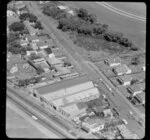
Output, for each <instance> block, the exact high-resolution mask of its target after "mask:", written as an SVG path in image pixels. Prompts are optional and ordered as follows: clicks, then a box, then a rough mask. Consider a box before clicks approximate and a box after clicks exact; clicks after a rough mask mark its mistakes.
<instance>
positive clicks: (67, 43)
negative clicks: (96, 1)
mask: <svg viewBox="0 0 150 140" xmlns="http://www.w3.org/2000/svg"><path fill="white" fill-rule="evenodd" d="M30 10H32V11H33V13H34V14H35V15H38V17H39V16H40V19H41V20H42V24H43V25H44V26H45V28H46V30H47V31H49V32H52V33H53V34H54V36H55V37H56V38H57V40H58V41H59V42H60V43H61V44H62V46H63V47H64V48H65V49H66V51H67V52H68V54H71V56H72V57H73V59H75V61H77V62H78V64H79V65H80V66H81V68H82V70H83V71H85V73H86V74H87V75H88V76H89V79H90V80H93V81H96V82H99V78H102V79H103V81H104V82H105V83H107V84H108V85H109V86H110V87H111V88H112V89H115V87H114V86H113V85H111V84H110V81H109V80H106V79H107V78H106V77H105V76H104V75H103V74H102V73H99V72H98V71H95V69H94V68H93V67H91V66H90V65H89V64H88V63H87V61H85V60H84V58H83V57H82V56H81V55H80V54H79V53H78V52H77V51H76V46H75V45H74V44H73V42H72V41H71V40H69V39H66V37H64V33H62V32H61V31H59V30H57V29H56V28H55V26H54V24H53V23H51V22H50V20H49V18H48V17H46V16H45V15H43V14H42V13H41V12H40V11H39V9H38V7H37V5H36V4H33V3H32V2H31V6H30ZM118 92H119V91H117V92H116V93H115V95H116V96H111V95H109V96H111V99H112V100H113V101H114V103H116V106H118V108H120V111H121V110H122V115H123V116H124V118H127V120H129V118H128V117H127V115H128V111H129V110H131V111H132V112H133V113H135V114H136V113H138V112H137V111H136V110H135V108H133V106H132V107H131V105H129V103H128V101H126V100H124V98H123V97H122V96H121V93H120V92H119V93H118ZM138 115H140V114H139V113H138ZM129 121H130V122H131V124H132V126H131V127H130V128H131V129H132V130H133V131H135V132H136V133H137V134H138V135H140V137H143V135H144V129H143V128H142V127H139V126H138V123H137V122H136V121H131V120H129ZM133 126H134V127H133ZM137 126H138V130H136V128H137ZM139 130H140V133H139Z"/></svg>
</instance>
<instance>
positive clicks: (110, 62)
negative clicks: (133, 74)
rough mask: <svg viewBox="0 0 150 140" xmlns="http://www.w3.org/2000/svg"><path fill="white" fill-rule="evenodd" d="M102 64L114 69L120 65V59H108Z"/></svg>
mask: <svg viewBox="0 0 150 140" xmlns="http://www.w3.org/2000/svg"><path fill="white" fill-rule="evenodd" d="M104 63H105V64H106V65H108V66H110V67H116V66H119V65H121V59H120V58H119V57H116V58H110V59H107V60H104Z"/></svg>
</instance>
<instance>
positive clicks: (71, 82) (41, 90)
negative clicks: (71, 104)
mask: <svg viewBox="0 0 150 140" xmlns="http://www.w3.org/2000/svg"><path fill="white" fill-rule="evenodd" d="M88 81H89V79H88V77H87V76H81V77H76V78H74V79H69V80H65V81H63V82H62V81H60V82H58V83H54V84H50V85H46V86H43V87H39V88H36V90H37V92H38V93H39V94H47V93H49V92H54V91H57V90H60V89H64V88H68V87H71V86H75V85H78V84H81V83H85V82H88Z"/></svg>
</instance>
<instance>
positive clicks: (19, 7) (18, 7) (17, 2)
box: [15, 1, 26, 10]
mask: <svg viewBox="0 0 150 140" xmlns="http://www.w3.org/2000/svg"><path fill="white" fill-rule="evenodd" d="M15 7H16V8H17V9H18V10H21V9H23V8H25V7H26V5H25V3H24V2H23V1H16V2H15Z"/></svg>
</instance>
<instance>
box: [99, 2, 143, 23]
mask: <svg viewBox="0 0 150 140" xmlns="http://www.w3.org/2000/svg"><path fill="white" fill-rule="evenodd" d="M96 3H97V4H99V5H100V6H103V7H105V8H107V9H108V10H111V11H112V12H115V13H117V14H119V15H123V16H126V17H129V18H132V19H136V20H140V21H143V22H146V18H145V17H141V16H137V15H134V14H131V13H128V12H125V11H122V10H120V9H118V8H115V7H113V6H111V5H110V4H108V3H107V2H96Z"/></svg>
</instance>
